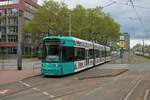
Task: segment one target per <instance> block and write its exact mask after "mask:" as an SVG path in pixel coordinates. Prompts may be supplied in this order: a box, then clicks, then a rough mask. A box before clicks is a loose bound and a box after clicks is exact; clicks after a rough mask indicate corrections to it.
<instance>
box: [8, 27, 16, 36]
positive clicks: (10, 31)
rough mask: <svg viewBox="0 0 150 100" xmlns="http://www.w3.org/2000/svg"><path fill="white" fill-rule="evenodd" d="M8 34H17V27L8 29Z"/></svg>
mask: <svg viewBox="0 0 150 100" xmlns="http://www.w3.org/2000/svg"><path fill="white" fill-rule="evenodd" d="M9 33H10V34H12V33H18V27H9Z"/></svg>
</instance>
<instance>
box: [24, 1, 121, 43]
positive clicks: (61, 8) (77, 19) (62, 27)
mask: <svg viewBox="0 0 150 100" xmlns="http://www.w3.org/2000/svg"><path fill="white" fill-rule="evenodd" d="M69 16H71V29H72V30H71V32H72V35H73V36H75V37H79V38H82V39H86V40H92V39H95V38H96V40H97V42H100V43H104V42H105V43H108V42H110V41H116V39H117V38H118V37H119V35H120V26H119V24H118V23H116V22H115V21H114V20H113V18H112V17H111V16H110V15H109V14H105V13H104V12H103V11H102V8H101V7H96V8H84V7H83V6H82V5H77V6H76V7H75V8H74V9H72V10H71V9H69V8H68V7H67V5H65V4H64V3H59V2H56V1H54V0H45V1H44V4H43V6H42V7H40V8H39V9H38V10H37V12H36V13H35V16H34V17H33V19H32V20H31V21H30V22H27V23H25V24H24V28H23V31H24V32H25V33H33V34H34V36H40V35H41V34H42V35H43V34H48V35H69V24H70V22H69ZM35 33H36V34H35Z"/></svg>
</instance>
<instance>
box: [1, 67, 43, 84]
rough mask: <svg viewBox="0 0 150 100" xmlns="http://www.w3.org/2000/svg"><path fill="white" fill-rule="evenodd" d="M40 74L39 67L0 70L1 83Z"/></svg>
mask: <svg viewBox="0 0 150 100" xmlns="http://www.w3.org/2000/svg"><path fill="white" fill-rule="evenodd" d="M36 75H40V70H39V69H35V70H33V69H23V70H21V71H18V70H14V69H12V70H6V71H0V85H2V84H7V83H12V82H16V81H19V80H22V79H24V78H28V77H32V76H36Z"/></svg>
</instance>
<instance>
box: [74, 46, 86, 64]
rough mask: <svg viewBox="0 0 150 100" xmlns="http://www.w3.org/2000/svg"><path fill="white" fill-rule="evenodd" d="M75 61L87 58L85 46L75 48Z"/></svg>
mask: <svg viewBox="0 0 150 100" xmlns="http://www.w3.org/2000/svg"><path fill="white" fill-rule="evenodd" d="M74 58H75V61H78V60H84V59H85V49H84V48H75V52H74Z"/></svg>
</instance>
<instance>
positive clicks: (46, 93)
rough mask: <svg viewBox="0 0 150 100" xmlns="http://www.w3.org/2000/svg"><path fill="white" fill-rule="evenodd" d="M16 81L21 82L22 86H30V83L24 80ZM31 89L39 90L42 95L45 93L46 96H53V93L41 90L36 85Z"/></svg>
mask: <svg viewBox="0 0 150 100" xmlns="http://www.w3.org/2000/svg"><path fill="white" fill-rule="evenodd" d="M18 82H19V83H21V84H23V85H24V86H27V87H32V86H31V85H30V84H27V83H25V82H23V81H18ZM32 90H34V91H38V92H40V93H42V94H44V95H46V96H49V97H51V98H54V97H55V96H54V95H51V94H49V93H48V92H45V91H41V90H40V89H39V88H36V87H32Z"/></svg>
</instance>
